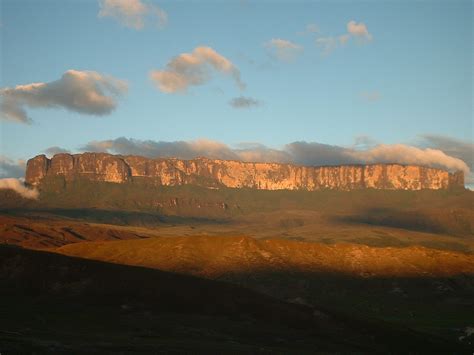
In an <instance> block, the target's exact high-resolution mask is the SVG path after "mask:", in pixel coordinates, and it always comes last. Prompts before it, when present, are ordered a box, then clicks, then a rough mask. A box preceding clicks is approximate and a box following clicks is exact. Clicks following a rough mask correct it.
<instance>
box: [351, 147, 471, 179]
mask: <svg viewBox="0 0 474 355" xmlns="http://www.w3.org/2000/svg"><path fill="white" fill-rule="evenodd" d="M347 153H348V154H349V156H352V157H354V158H355V159H357V160H360V161H363V162H366V163H398V164H414V165H423V166H431V167H437V168H443V169H448V170H453V171H454V170H461V171H464V172H465V173H466V174H468V173H469V170H470V169H469V167H468V165H467V164H466V163H465V162H464V161H462V160H461V159H458V158H455V157H452V156H449V155H447V154H446V153H444V152H443V151H441V150H439V149H431V148H425V149H423V148H418V147H413V146H409V145H405V144H391V145H387V144H379V145H377V146H376V147H374V148H372V149H369V150H367V151H349V152H347Z"/></svg>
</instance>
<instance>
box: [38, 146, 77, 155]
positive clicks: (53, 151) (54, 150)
mask: <svg viewBox="0 0 474 355" xmlns="http://www.w3.org/2000/svg"><path fill="white" fill-rule="evenodd" d="M43 152H44V153H45V154H46V155H47V156H53V155H55V154H60V153H71V151H70V150H68V149H64V148H61V147H58V146H54V147H49V148H46V149H45V150H43Z"/></svg>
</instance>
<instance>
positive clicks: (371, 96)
mask: <svg viewBox="0 0 474 355" xmlns="http://www.w3.org/2000/svg"><path fill="white" fill-rule="evenodd" d="M360 97H361V98H362V99H363V100H365V101H368V102H375V101H379V100H380V99H381V98H382V95H381V94H380V93H379V92H378V91H362V92H361V93H360Z"/></svg>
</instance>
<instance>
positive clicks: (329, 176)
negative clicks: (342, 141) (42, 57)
mask: <svg viewBox="0 0 474 355" xmlns="http://www.w3.org/2000/svg"><path fill="white" fill-rule="evenodd" d="M49 176H62V177H64V179H65V181H66V182H69V181H72V180H75V179H78V178H85V179H88V180H91V181H106V182H114V183H125V182H128V181H132V180H133V179H140V178H142V179H148V180H150V181H153V182H154V183H155V184H156V185H165V186H177V185H185V184H196V185H201V186H206V187H219V186H226V187H232V188H244V187H246V188H255V189H261V190H282V189H288V190H308V191H313V190H319V189H337V190H352V189H362V188H374V189H391V190H421V189H434V190H437V189H448V188H452V187H462V188H463V187H464V174H463V172H455V173H450V172H448V171H444V170H441V169H435V168H428V167H422V166H412V165H399V164H372V165H342V166H322V167H310V166H296V165H290V164H277V163H248V162H240V161H230V160H215V159H207V158H197V159H193V160H181V159H175V158H169V159H148V158H144V157H138V156H121V155H111V154H106V153H83V154H74V155H71V154H57V155H55V156H54V157H53V158H52V159H48V158H47V157H45V156H44V155H39V156H37V157H35V158H33V159H30V160H29V161H28V164H27V170H26V183H27V184H29V185H33V186H38V185H40V184H41V182H42V181H43V179H44V178H45V177H49Z"/></svg>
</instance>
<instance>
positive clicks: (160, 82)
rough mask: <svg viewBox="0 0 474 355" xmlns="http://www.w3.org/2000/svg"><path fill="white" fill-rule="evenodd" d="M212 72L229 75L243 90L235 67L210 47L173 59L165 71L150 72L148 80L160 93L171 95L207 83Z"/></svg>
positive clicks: (200, 48)
mask: <svg viewBox="0 0 474 355" xmlns="http://www.w3.org/2000/svg"><path fill="white" fill-rule="evenodd" d="M213 72H217V73H221V74H225V75H229V76H230V77H232V79H233V80H234V82H235V84H236V85H237V87H238V88H239V89H241V90H243V89H244V88H245V84H244V83H243V82H242V80H241V78H240V72H239V70H238V69H237V67H236V66H235V65H234V64H233V63H232V62H231V61H230V60H229V59H227V58H226V57H224V56H223V55H221V54H219V53H218V52H216V51H215V50H214V49H212V48H211V47H196V48H195V49H194V50H193V51H192V52H191V53H182V54H180V55H178V56H177V57H174V58H173V59H171V61H170V62H169V63H168V64H167V65H166V68H165V69H163V70H152V71H151V72H150V79H151V80H152V81H153V82H154V83H155V85H156V86H157V87H158V89H159V90H160V91H162V92H165V93H168V94H173V93H178V92H186V91H187V90H188V88H189V87H190V86H197V85H203V84H205V83H207V82H208V81H210V80H211V78H212V74H213Z"/></svg>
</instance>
